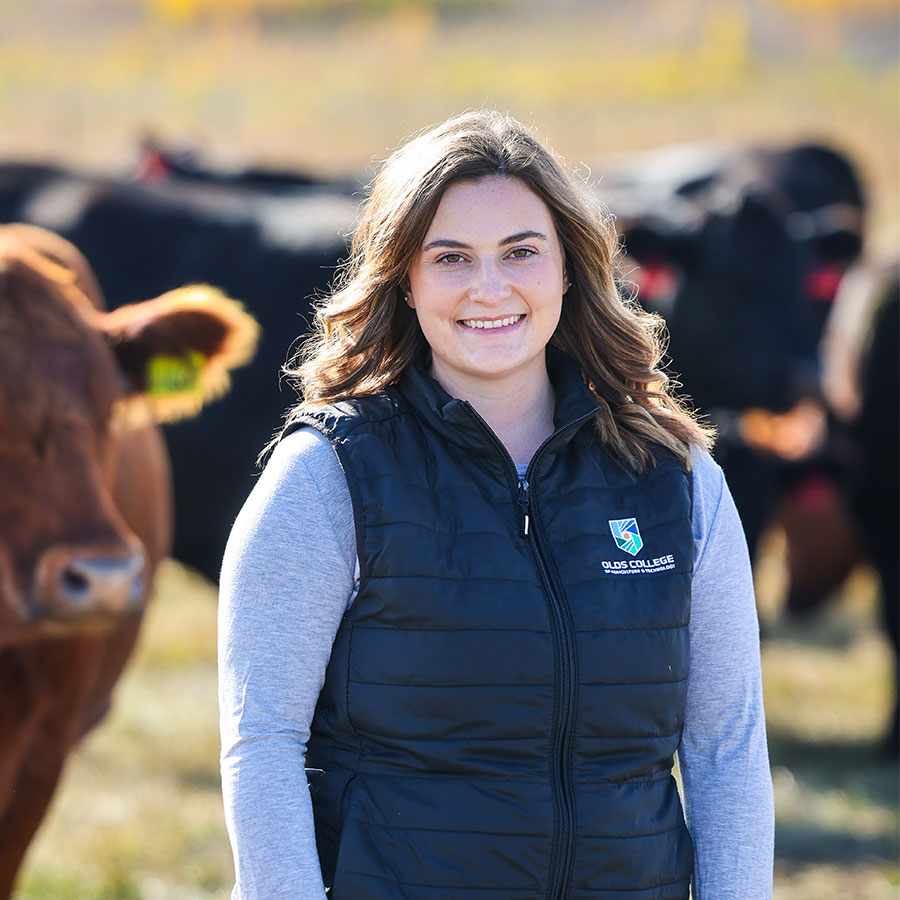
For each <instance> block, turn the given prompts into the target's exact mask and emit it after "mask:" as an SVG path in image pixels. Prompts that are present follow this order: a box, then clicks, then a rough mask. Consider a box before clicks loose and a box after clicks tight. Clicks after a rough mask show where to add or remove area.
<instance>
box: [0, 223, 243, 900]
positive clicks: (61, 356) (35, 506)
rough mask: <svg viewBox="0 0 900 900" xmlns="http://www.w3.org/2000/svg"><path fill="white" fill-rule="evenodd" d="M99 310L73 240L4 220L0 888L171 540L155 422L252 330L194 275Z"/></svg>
mask: <svg viewBox="0 0 900 900" xmlns="http://www.w3.org/2000/svg"><path fill="white" fill-rule="evenodd" d="M102 307H103V304H102V299H101V297H100V294H99V290H98V289H97V286H96V282H95V280H94V278H93V276H92V274H91V272H90V269H89V268H88V266H87V263H86V262H85V261H84V259H83V258H82V257H81V256H80V254H78V252H77V250H75V248H74V247H72V246H71V244H68V243H67V242H66V241H63V240H62V239H61V238H58V237H57V236H55V235H52V234H50V233H48V232H44V231H41V230H39V229H34V228H30V227H27V226H0V898H7V897H8V896H9V895H10V893H11V891H12V885H13V881H14V879H15V875H16V871H17V869H18V867H19V864H20V863H21V860H22V857H23V855H24V853H25V849H26V847H27V846H28V843H29V841H30V840H31V838H32V836H33V835H34V833H35V831H36V830H37V827H38V825H39V824H40V821H41V819H42V817H43V815H44V813H45V811H46V809H47V805H48V803H49V801H50V798H51V796H52V794H53V791H54V789H55V787H56V784H57V781H58V779H59V776H60V773H61V771H62V767H63V763H64V761H65V758H66V755H67V754H68V753H69V752H70V751H71V750H72V748H73V747H74V746H75V744H76V742H77V741H78V739H79V738H80V737H81V736H82V735H83V734H84V733H85V732H86V731H88V730H89V729H90V728H91V727H92V726H93V725H95V724H96V723H97V722H98V721H99V720H100V719H101V718H102V716H103V714H104V713H105V711H106V709H107V708H108V705H109V699H110V692H111V690H112V688H113V685H114V684H115V681H116V679H117V678H118V676H119V674H120V673H121V671H122V668H123V666H124V664H125V662H126V660H127V659H128V656H129V654H130V653H131V650H132V648H133V646H134V641H135V638H136V636H137V631H138V626H139V623H140V619H141V614H142V612H143V610H144V608H145V605H146V602H147V598H148V596H149V590H150V585H151V582H152V577H153V572H154V569H155V567H156V565H157V564H158V563H159V561H160V560H161V559H162V558H163V557H164V556H165V555H166V553H167V550H168V547H169V541H170V539H171V533H172V508H171V506H172V502H171V485H170V482H169V470H168V464H167V460H166V455H165V449H164V444H163V441H162V438H161V435H160V432H159V430H158V428H157V427H156V426H155V425H154V424H153V422H154V421H159V420H161V419H171V418H175V417H177V416H179V415H185V414H189V413H193V412H195V411H197V410H198V409H199V407H200V405H202V403H203V401H204V400H205V399H208V398H209V397H211V396H212V395H214V394H216V393H221V392H222V391H223V390H224V389H225V388H226V387H227V382H228V374H227V373H228V370H229V369H230V368H232V367H234V366H235V365H240V364H241V363H243V362H245V361H247V359H248V358H249V357H250V356H251V355H252V349H253V346H254V344H255V340H256V332H257V328H256V324H255V322H253V320H252V319H251V318H250V317H249V316H248V315H247V314H246V313H244V312H243V311H242V310H241V309H240V307H239V305H238V304H236V303H235V302H234V301H231V300H228V299H227V298H225V297H223V296H222V295H221V294H219V293H218V292H215V291H213V290H212V289H209V288H205V287H199V286H198V287H189V288H181V289H179V290H177V291H172V292H170V293H169V294H165V295H163V296H162V297H159V298H157V299H155V300H150V301H147V302H145V303H137V304H134V305H132V306H128V307H121V308H119V309H117V310H114V311H113V312H110V313H106V312H104V311H103V308H102Z"/></svg>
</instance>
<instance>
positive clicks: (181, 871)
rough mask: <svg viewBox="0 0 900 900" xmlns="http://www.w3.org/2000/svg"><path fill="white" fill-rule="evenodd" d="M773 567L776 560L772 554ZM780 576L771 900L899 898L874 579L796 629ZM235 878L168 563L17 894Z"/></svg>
mask: <svg viewBox="0 0 900 900" xmlns="http://www.w3.org/2000/svg"><path fill="white" fill-rule="evenodd" d="M772 546H774V548H775V549H777V545H770V549H771V547H772ZM766 564H767V565H768V566H769V568H770V569H771V568H777V560H775V559H773V557H772V554H771V553H770V554H769V556H768V558H767V560H766ZM773 584H774V583H773ZM773 584H770V585H763V586H762V587H761V594H762V595H763V598H762V599H763V600H764V601H765V602H767V603H768V604H769V608H768V610H767V611H766V612H765V619H766V620H767V622H768V624H767V626H766V631H767V634H768V638H767V640H766V642H765V644H764V649H763V669H764V682H765V692H766V708H767V715H768V729H769V739H770V748H771V757H772V764H773V781H774V785H775V798H776V812H777V819H778V834H777V842H776V849H777V862H776V892H775V900H896V897H897V885H898V883H900V871H898V840H900V837H898V774H897V770H896V767H895V766H892V765H889V764H887V763H885V762H883V761H882V760H881V759H880V758H879V756H878V753H877V746H878V745H877V741H878V739H879V737H880V735H881V734H882V732H883V730H884V728H885V726H886V721H887V716H888V711H889V708H890V700H891V697H890V691H889V680H890V665H891V661H890V653H889V650H888V647H887V643H886V641H885V640H884V638H883V637H882V636H881V634H880V633H879V632H878V631H877V628H876V624H875V614H876V605H875V603H876V599H877V598H876V594H875V591H874V585H873V583H872V581H871V578H870V577H869V576H868V575H867V573H865V572H861V573H859V574H858V575H857V576H855V578H854V579H853V580H852V581H851V582H850V583H849V585H848V588H849V590H848V591H847V595H846V596H845V597H844V598H843V599H841V600H840V601H839V602H836V603H835V604H834V606H833V607H832V609H831V610H830V611H829V612H828V613H827V614H826V615H825V616H824V617H822V618H821V619H820V620H818V621H817V622H815V623H813V624H811V625H809V626H805V627H800V626H797V625H787V624H784V623H779V622H778V621H776V620H775V619H774V616H775V613H774V611H773V609H772V606H773V601H772V598H771V596H767V591H769V590H771V589H772V587H773ZM775 586H777V585H775ZM232 877H233V870H232V864H231V857H230V852H229V848H228V839H227V836H226V834H225V827H224V820H223V815H222V807H221V798H220V794H219V776H218V732H217V726H216V688H215V595H214V591H213V589H212V588H211V586H210V585H208V584H207V583H205V582H203V581H202V580H200V579H198V578H194V577H191V576H190V575H189V574H188V573H186V572H185V570H183V569H182V568H180V567H179V566H177V565H175V564H174V563H170V564H168V565H166V566H165V567H164V568H163V570H162V573H161V577H160V579H159V583H158V591H157V597H156V600H155V602H154V605H153V607H152V608H151V612H150V614H149V616H148V619H147V623H146V627H145V629H144V632H143V634H142V637H141V642H140V646H139V649H138V652H137V655H136V658H135V659H134V660H133V662H132V665H131V667H130V668H129V670H128V672H127V674H126V676H125V678H124V679H123V681H122V683H121V684H120V685H119V688H118V691H117V695H116V703H115V707H114V710H113V712H112V714H111V715H110V717H109V719H108V720H107V721H106V723H105V724H104V725H103V726H102V727H101V728H100V729H98V730H97V731H96V732H94V733H93V734H92V735H91V736H90V737H89V738H88V740H87V741H85V743H84V746H83V747H82V749H81V751H80V753H79V754H78V755H77V756H76V757H75V758H74V759H73V760H72V762H71V764H70V766H69V769H68V771H67V773H66V776H65V779H64V784H63V787H62V790H61V791H60V793H59V794H58V795H57V798H56V800H55V803H54V806H53V808H52V810H51V814H50V816H49V818H48V820H47V822H46V823H45V825H44V828H43V829H42V831H41V832H40V833H39V835H38V838H37V840H36V842H35V843H34V845H33V846H32V849H31V853H30V855H29V857H28V860H27V864H26V869H25V872H24V875H23V878H22V879H21V883H20V887H19V890H18V893H17V894H16V895H15V900H209V898H223V897H227V896H228V891H229V890H230V886H231V880H232Z"/></svg>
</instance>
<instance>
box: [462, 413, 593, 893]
mask: <svg viewBox="0 0 900 900" xmlns="http://www.w3.org/2000/svg"><path fill="white" fill-rule="evenodd" d="M464 402H465V405H466V407H467V408H468V409H469V411H470V413H471V414H472V416H473V417H474V418H475V420H476V421H477V422H478V423H479V424H480V425H481V427H482V428H483V429H484V432H485V434H486V436H487V437H488V439H489V440H490V442H491V443H492V444H493V445H494V446H495V447H496V448H497V450H498V452H499V453H500V455H501V457H502V458H503V459H504V461H505V464H506V468H507V472H508V473H509V472H513V473H514V474H515V475H516V478H515V480H514V481H513V483H514V484H515V485H516V487H517V491H518V493H517V497H516V502H517V503H518V504H519V506H521V508H522V514H523V524H522V537H524V538H528V540H529V541H530V542H531V546H532V549H533V551H534V557H535V559H536V561H537V565H538V571H539V572H540V575H541V581H542V582H543V584H544V590H545V592H546V594H547V597H548V600H549V603H548V606H549V608H550V612H551V614H552V624H553V626H554V629H555V631H556V636H557V641H556V642H555V643H556V647H557V651H558V652H557V660H556V661H557V664H558V671H559V695H558V696H559V714H558V718H557V727H556V728H555V733H554V734H553V736H552V737H553V755H554V757H555V763H556V765H554V766H553V767H552V771H553V776H554V783H553V785H552V787H553V791H552V794H553V803H554V808H555V810H556V816H557V823H558V834H557V835H556V836H555V837H556V839H555V840H554V846H555V847H556V848H557V849H556V855H555V857H554V858H553V859H552V860H551V866H550V873H551V874H550V890H549V893H548V894H547V898H548V900H566V897H567V896H568V890H569V878H570V877H571V872H572V865H573V862H574V857H575V841H574V834H573V833H574V826H575V800H574V797H573V794H572V790H571V787H570V785H569V769H570V759H571V753H572V731H573V725H574V714H573V711H574V709H575V707H576V704H577V673H576V667H575V654H574V652H573V648H574V646H575V630H574V627H573V625H572V622H571V620H570V619H569V615H568V609H567V607H566V606H565V604H564V603H563V601H562V591H561V590H557V589H556V588H555V587H554V579H553V577H552V575H551V568H550V566H549V564H548V562H547V557H546V555H545V552H544V551H543V550H542V549H541V545H542V543H543V539H542V538H541V539H539V537H538V531H539V529H538V528H537V527H536V526H537V522H536V521H535V522H532V518H533V516H532V515H531V485H530V483H529V481H528V478H527V476H528V475H529V474H530V473H532V472H533V471H534V470H535V469H536V466H537V464H538V462H539V461H540V458H541V456H542V455H543V452H544V450H545V449H546V447H547V445H548V444H549V443H550V442H551V441H552V440H553V439H554V438H555V437H557V436H558V435H559V434H560V433H561V432H563V431H568V430H569V429H571V428H575V427H577V426H578V425H580V424H581V423H582V422H584V421H585V420H587V419H589V418H591V417H592V416H593V415H594V413H595V412H596V409H594V410H591V412H589V413H585V414H584V415H582V416H580V417H579V418H577V419H574V420H573V421H571V422H569V423H567V424H566V425H564V426H563V427H562V428H559V429H557V430H556V431H554V432H553V434H551V435H550V437H548V438H547V439H546V440H545V441H544V442H543V443H542V444H541V445H540V447H538V449H537V450H536V451H535V453H534V456H532V458H531V462H530V463H529V464H528V469H527V470H526V473H525V476H526V477H524V478H519V477H518V473H516V465H515V463H514V462H513V459H512V457H511V456H510V455H509V451H508V450H507V449H506V447H505V446H504V445H503V442H502V441H501V440H500V439H499V438H498V437H497V435H496V434H494V432H493V430H492V429H491V426H490V425H488V423H487V422H485V420H484V419H483V418H482V417H481V415H480V414H479V413H478V411H477V410H476V409H475V407H474V406H472V404H471V403H468V402H466V401H464Z"/></svg>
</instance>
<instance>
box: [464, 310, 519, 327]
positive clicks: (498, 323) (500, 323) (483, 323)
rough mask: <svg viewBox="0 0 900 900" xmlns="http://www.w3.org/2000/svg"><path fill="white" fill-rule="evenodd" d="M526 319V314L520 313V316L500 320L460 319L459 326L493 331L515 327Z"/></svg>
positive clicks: (504, 317)
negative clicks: (521, 320)
mask: <svg viewBox="0 0 900 900" xmlns="http://www.w3.org/2000/svg"><path fill="white" fill-rule="evenodd" d="M524 318H525V315H524V313H519V315H516V316H503V317H502V318H499V319H460V323H459V324H460V325H462V326H463V327H465V328H475V329H484V330H491V329H496V328H508V327H509V326H510V325H515V324H516V323H517V322H518V321H519V320H520V319H524Z"/></svg>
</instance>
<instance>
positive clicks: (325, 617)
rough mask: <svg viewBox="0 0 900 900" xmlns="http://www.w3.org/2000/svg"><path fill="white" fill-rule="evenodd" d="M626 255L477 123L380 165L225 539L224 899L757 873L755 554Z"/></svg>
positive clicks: (767, 808) (661, 884)
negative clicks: (282, 415)
mask: <svg viewBox="0 0 900 900" xmlns="http://www.w3.org/2000/svg"><path fill="white" fill-rule="evenodd" d="M615 246H616V245H615V238H614V235H613V232H612V231H611V229H610V227H609V224H608V222H607V220H606V219H605V218H604V217H603V215H602V214H601V213H600V212H598V211H597V210H596V209H595V207H594V206H593V204H592V203H591V201H590V200H589V198H588V196H587V194H586V192H583V191H582V190H581V189H579V187H578V186H576V184H575V183H574V182H573V181H572V179H571V178H570V177H569V176H568V175H567V174H566V172H565V170H564V168H563V167H562V165H561V164H560V163H559V161H558V160H557V159H556V158H555V157H554V156H553V155H552V154H550V153H549V152H548V151H546V150H545V149H544V148H543V147H542V146H541V145H540V144H539V143H538V142H537V141H536V140H535V139H534V138H533V137H532V135H531V134H530V133H529V132H528V131H526V130H525V129H524V128H523V127H522V126H521V125H519V124H518V123H516V122H514V121H512V120H510V119H508V118H506V117H504V116H502V115H499V114H497V113H494V112H488V111H479V112H474V113H468V114H465V115H462V116H459V117H457V118H455V119H451V120H450V121H448V122H446V123H444V124H443V125H441V126H439V127H437V128H435V129H432V130H431V131H428V132H426V133H424V134H422V135H420V136H419V137H417V138H416V139H414V140H412V141H411V142H409V143H408V144H406V145H405V146H404V147H403V148H401V149H400V150H398V151H397V152H395V153H394V154H393V155H392V156H391V157H390V158H389V159H388V160H387V162H386V163H385V165H384V167H383V168H382V170H381V172H380V174H379V175H378V177H377V178H376V180H375V182H374V185H373V190H372V195H371V198H370V200H369V203H368V205H367V208H366V211H365V214H364V215H363V217H362V220H361V224H360V226H359V228H358V230H357V232H356V235H355V239H354V243H353V247H352V251H351V257H350V260H349V263H348V266H347V269H346V271H345V273H344V276H343V280H342V283H341V285H340V286H339V289H338V290H337V291H336V292H335V293H334V294H333V295H332V296H331V297H330V298H327V299H326V301H325V302H324V303H323V305H322V306H321V309H320V312H319V314H318V318H317V323H316V331H315V335H314V337H313V338H312V339H311V341H310V342H309V343H307V345H306V347H305V350H304V351H303V357H302V360H301V365H300V366H299V368H298V369H296V370H295V374H296V376H297V377H298V381H299V385H300V388H301V390H302V393H303V401H302V402H301V403H300V404H299V406H298V407H297V408H296V409H295V410H293V411H292V413H291V415H290V416H289V419H288V426H287V428H286V429H285V433H284V434H283V435H282V440H281V441H280V443H279V444H278V446H277V448H276V450H275V452H274V453H273V455H272V458H271V460H270V462H269V464H268V466H267V468H266V470H265V471H264V473H263V476H262V478H261V479H260V482H259V484H258V485H257V487H256V488H255V489H254V492H253V494H252V495H251V497H250V499H249V500H248V502H247V504H246V506H245V508H244V510H243V511H242V513H241V515H240V517H239V518H238V520H237V522H236V524H235V527H234V531H233V534H232V537H231V540H230V542H229V546H228V549H227V551H226V555H225V562H224V568H223V573H222V582H221V587H222V594H221V646H220V666H221V672H220V677H221V710H222V739H223V756H222V772H223V784H224V793H225V801H226V812H227V819H228V825H229V832H230V835H231V840H232V844H233V848H234V852H235V862H236V874H237V883H236V886H235V892H234V894H233V897H235V898H243V900H251V898H266V900H273V898H281V897H284V898H288V897H289V898H291V900H306V898H310V900H312V898H315V900H322V898H323V897H324V896H325V894H324V889H325V888H329V889H330V896H331V897H332V898H333V900H347V898H351V900H397V898H409V900H432V898H435V900H436V898H444V900H462V898H467V900H468V898H474V900H482V898H491V900H501V898H502V900H530V898H534V900H537V898H541V900H543V898H553V900H556V898H560V900H562V898H567V900H582V898H588V897H590V898H599V897H628V898H631V900H670V898H672V900H674V898H687V896H688V892H689V889H690V886H691V882H692V881H693V889H694V894H693V896H694V898H695V900H716V898H721V897H740V898H742V900H755V898H763V897H768V896H770V893H771V869H772V795H771V782H770V780H769V772H768V762H767V754H766V744H765V729H764V723H763V712H762V702H761V693H760V678H759V647H758V638H757V626H756V618H755V608H754V603H753V594H752V587H751V582H750V570H749V563H748V559H747V552H746V546H745V544H744V541H743V535H742V532H741V528H740V523H739V521H738V519H737V514H736V512H735V510H734V505H733V503H732V502H731V499H730V496H729V494H728V491H727V488H726V487H725V485H724V481H723V479H722V475H721V472H720V470H719V469H718V468H717V467H716V465H715V464H714V463H713V462H712V460H711V459H710V457H709V455H708V454H707V453H706V449H705V448H706V446H707V444H708V442H709V436H708V434H707V433H706V432H705V431H704V430H703V429H702V428H701V427H700V426H699V425H698V424H697V423H696V422H695V421H694V420H693V419H692V417H691V416H690V415H689V414H688V413H687V412H686V411H685V410H684V409H683V407H682V406H681V405H680V404H679V403H678V402H677V401H676V400H675V399H673V398H672V397H671V395H670V394H669V393H668V392H667V389H666V379H665V376H664V375H663V374H661V373H660V372H659V370H658V369H657V368H656V366H657V364H658V361H659V359H660V355H661V350H660V345H659V342H658V340H657V337H656V332H657V322H656V321H655V320H653V319H650V318H649V317H647V316H646V315H644V314H642V313H641V312H640V311H639V310H637V309H636V308H634V307H633V306H631V305H629V304H627V303H625V302H623V301H622V300H621V299H620V297H619V295H618V293H617V290H616V281H615V277H614V274H615V273H614V257H615ZM692 610H693V613H692ZM676 753H677V754H678V756H679V759H680V763H681V772H682V778H683V784H684V791H685V799H686V812H687V825H686V823H685V818H684V816H683V814H682V810H681V805H680V802H679V797H678V792H677V789H676V785H675V781H674V779H673V778H672V775H671V769H672V764H673V757H674V755H675V754H676ZM304 766H305V771H304ZM307 784H308V790H307Z"/></svg>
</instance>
